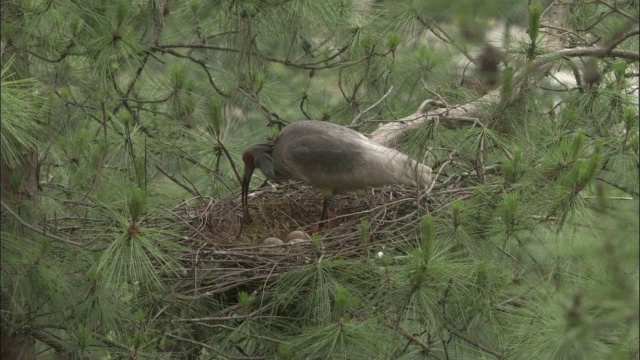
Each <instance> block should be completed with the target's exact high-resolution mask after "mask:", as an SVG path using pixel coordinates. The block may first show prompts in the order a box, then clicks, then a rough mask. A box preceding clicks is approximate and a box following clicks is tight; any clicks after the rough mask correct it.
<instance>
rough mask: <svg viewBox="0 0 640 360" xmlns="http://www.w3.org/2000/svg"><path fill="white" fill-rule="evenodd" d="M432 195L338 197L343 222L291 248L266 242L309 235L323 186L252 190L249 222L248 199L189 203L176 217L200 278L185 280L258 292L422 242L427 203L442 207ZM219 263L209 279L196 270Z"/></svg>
mask: <svg viewBox="0 0 640 360" xmlns="http://www.w3.org/2000/svg"><path fill="white" fill-rule="evenodd" d="M429 199H430V197H428V196H425V191H422V192H419V191H416V190H415V189H407V188H403V187H400V186H388V187H385V188H380V189H367V190H360V191H357V192H353V193H348V194H344V195H336V196H335V199H334V200H335V205H336V213H337V215H338V216H337V218H336V227H334V228H333V229H331V230H327V231H323V232H320V233H319V234H318V235H319V236H318V235H316V236H315V240H313V241H307V242H304V243H297V244H284V245H262V241H263V239H265V238H267V237H277V238H280V239H283V240H284V239H285V238H286V235H287V234H288V233H289V232H291V231H294V230H303V231H306V232H307V233H308V232H309V230H310V229H311V228H312V227H314V226H317V223H318V219H319V216H320V212H321V200H322V195H321V194H320V192H319V191H318V190H317V189H314V188H311V187H308V186H304V185H302V184H300V183H294V182H289V183H284V184H280V185H277V186H267V187H266V188H263V189H260V190H258V191H255V192H253V193H251V194H250V196H249V207H250V213H251V217H252V221H251V222H250V223H249V224H243V220H242V206H241V203H240V198H228V199H224V200H220V201H215V200H208V201H207V202H204V203H203V202H201V203H197V204H193V205H191V206H188V204H185V205H184V206H183V207H180V208H178V209H176V215H177V216H179V217H181V218H182V219H183V221H184V223H185V224H186V225H187V228H186V233H187V234H186V236H185V237H184V238H183V240H182V242H183V245H187V246H189V247H191V248H192V249H193V252H192V253H191V254H189V255H188V256H185V257H184V258H183V259H182V260H184V261H185V262H187V263H188V264H189V267H190V268H191V269H190V270H191V272H193V274H191V276H189V277H190V278H191V277H192V276H194V277H195V278H196V279H197V280H199V281H198V282H196V283H195V285H194V282H190V283H189V284H186V283H185V288H183V289H181V290H182V291H181V292H182V293H183V294H184V295H187V296H211V295H214V294H223V295H224V294H226V295H229V292H230V291H231V290H235V291H237V290H238V289H243V290H250V291H255V290H257V289H258V288H264V287H266V286H267V284H268V282H270V281H273V280H274V279H276V278H277V277H278V275H280V274H282V273H284V272H286V271H289V270H291V269H293V268H295V267H297V266H301V265H304V264H309V263H312V262H315V261H319V260H320V259H325V260H326V259H330V258H336V257H338V258H356V257H360V256H362V255H364V254H366V253H367V252H369V253H371V252H373V253H374V254H375V253H377V252H378V251H382V250H383V249H385V248H386V247H387V246H395V245H397V244H398V243H400V242H402V241H407V240H415V239H416V236H417V235H418V232H419V226H420V220H421V219H422V216H423V215H424V214H426V213H427V207H429V211H431V210H434V208H433V205H434V203H433V201H431V200H429ZM365 220H366V221H365ZM367 224H368V225H367ZM214 268H215V270H214V271H208V272H207V275H206V276H198V275H197V274H196V273H197V272H198V271H200V270H203V269H214ZM200 272H203V271H200Z"/></svg>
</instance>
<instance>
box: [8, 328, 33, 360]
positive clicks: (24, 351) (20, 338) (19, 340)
mask: <svg viewBox="0 0 640 360" xmlns="http://www.w3.org/2000/svg"><path fill="white" fill-rule="evenodd" d="M35 345H36V340H35V339H34V338H33V336H30V335H23V334H7V333H5V332H4V330H3V331H2V334H1V335H0V359H3V360H4V359H6V360H30V359H35V358H36V346H35Z"/></svg>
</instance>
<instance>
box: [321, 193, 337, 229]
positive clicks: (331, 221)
mask: <svg viewBox="0 0 640 360" xmlns="http://www.w3.org/2000/svg"><path fill="white" fill-rule="evenodd" d="M324 204H325V207H326V209H327V210H326V212H327V219H328V221H327V229H333V227H334V226H335V225H336V205H335V203H334V202H333V195H330V196H325V198H324Z"/></svg>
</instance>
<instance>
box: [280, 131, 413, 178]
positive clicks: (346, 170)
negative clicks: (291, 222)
mask: <svg viewBox="0 0 640 360" xmlns="http://www.w3.org/2000/svg"><path fill="white" fill-rule="evenodd" d="M290 126H291V125H290ZM285 129H287V128H285ZM345 129H346V128H343V127H340V126H335V127H330V128H329V129H328V130H327V128H315V127H309V126H307V127H300V128H295V127H294V128H293V129H290V131H288V132H286V133H284V132H283V133H282V134H281V138H279V140H278V141H277V142H276V146H275V148H274V153H273V156H274V162H275V164H276V171H277V172H278V173H280V174H281V177H284V178H291V179H296V180H300V181H303V182H305V183H307V184H309V185H312V186H315V187H318V188H321V189H325V190H329V189H331V190H340V189H343V190H346V189H358V188H363V187H368V186H371V187H376V186H382V185H387V184H407V185H413V184H415V180H412V179H411V177H409V176H407V169H406V167H407V165H409V164H410V163H411V162H412V161H411V160H410V159H409V158H408V157H407V156H406V155H404V154H402V153H400V152H398V151H396V150H393V149H389V148H386V147H384V146H381V145H378V144H376V143H374V142H372V141H370V140H369V139H367V138H366V137H365V136H363V135H362V134H360V133H358V132H355V131H352V130H350V129H347V130H349V131H345Z"/></svg>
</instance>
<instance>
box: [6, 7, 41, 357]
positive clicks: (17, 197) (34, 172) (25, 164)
mask: <svg viewBox="0 0 640 360" xmlns="http://www.w3.org/2000/svg"><path fill="white" fill-rule="evenodd" d="M1 4H2V5H1V7H0V10H1V11H0V14H1V18H0V19H1V22H2V24H6V23H9V24H14V25H15V26H16V27H17V28H18V30H16V31H15V32H14V33H13V34H12V35H11V36H10V37H8V38H7V37H5V36H4V34H3V39H2V42H3V44H2V45H3V51H2V59H1V60H2V63H3V64H7V62H8V60H9V59H11V58H13V60H14V61H13V62H12V63H11V64H12V68H11V69H10V72H9V73H12V74H13V76H12V77H11V79H10V80H19V79H24V78H27V77H29V76H30V74H29V58H28V55H27V54H26V53H25V52H23V51H20V50H19V48H20V46H16V44H19V43H20V42H21V40H22V38H23V35H24V34H23V32H22V31H21V30H20V29H19V26H20V24H21V22H22V9H21V7H20V5H19V4H20V3H19V2H14V1H4V0H3V1H2V2H1ZM23 154H24V157H23V160H22V163H21V164H19V165H17V166H13V167H10V166H9V165H8V164H6V163H5V162H4V161H2V159H1V158H0V190H1V198H2V200H3V201H9V204H8V205H9V206H15V204H20V203H21V202H22V200H33V199H35V198H36V197H37V194H38V180H39V166H38V154H37V153H36V152H34V151H33V150H29V149H25V151H24V152H23ZM16 179H20V181H19V182H18V181H16ZM12 183H13V184H12ZM18 184H19V186H16V185H18ZM5 216H6V214H0V218H1V219H2V220H3V221H2V222H3V223H4V222H5V221H4V220H5V219H4V218H5ZM28 220H31V219H28ZM2 225H4V224H2ZM3 230H5V231H6V228H5V227H4V226H3ZM16 231H17V229H16ZM3 276H10V277H11V276H12V275H7V274H3ZM9 281H11V280H9ZM21 286H29V285H28V284H27V285H21ZM6 295H8V296H11V295H10V294H5V293H3V294H2V297H3V299H2V300H3V301H2V309H3V310H6V309H7V305H6V304H8V303H9V301H7V298H6ZM3 320H4V319H3ZM7 325H9V324H6V323H5V322H4V321H3V324H2V331H0V359H16V360H23V359H24V360H28V359H35V358H36V347H35V344H36V340H35V338H34V337H33V336H31V335H29V334H20V333H13V332H12V331H11V330H10V329H11V328H12V327H10V326H7Z"/></svg>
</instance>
